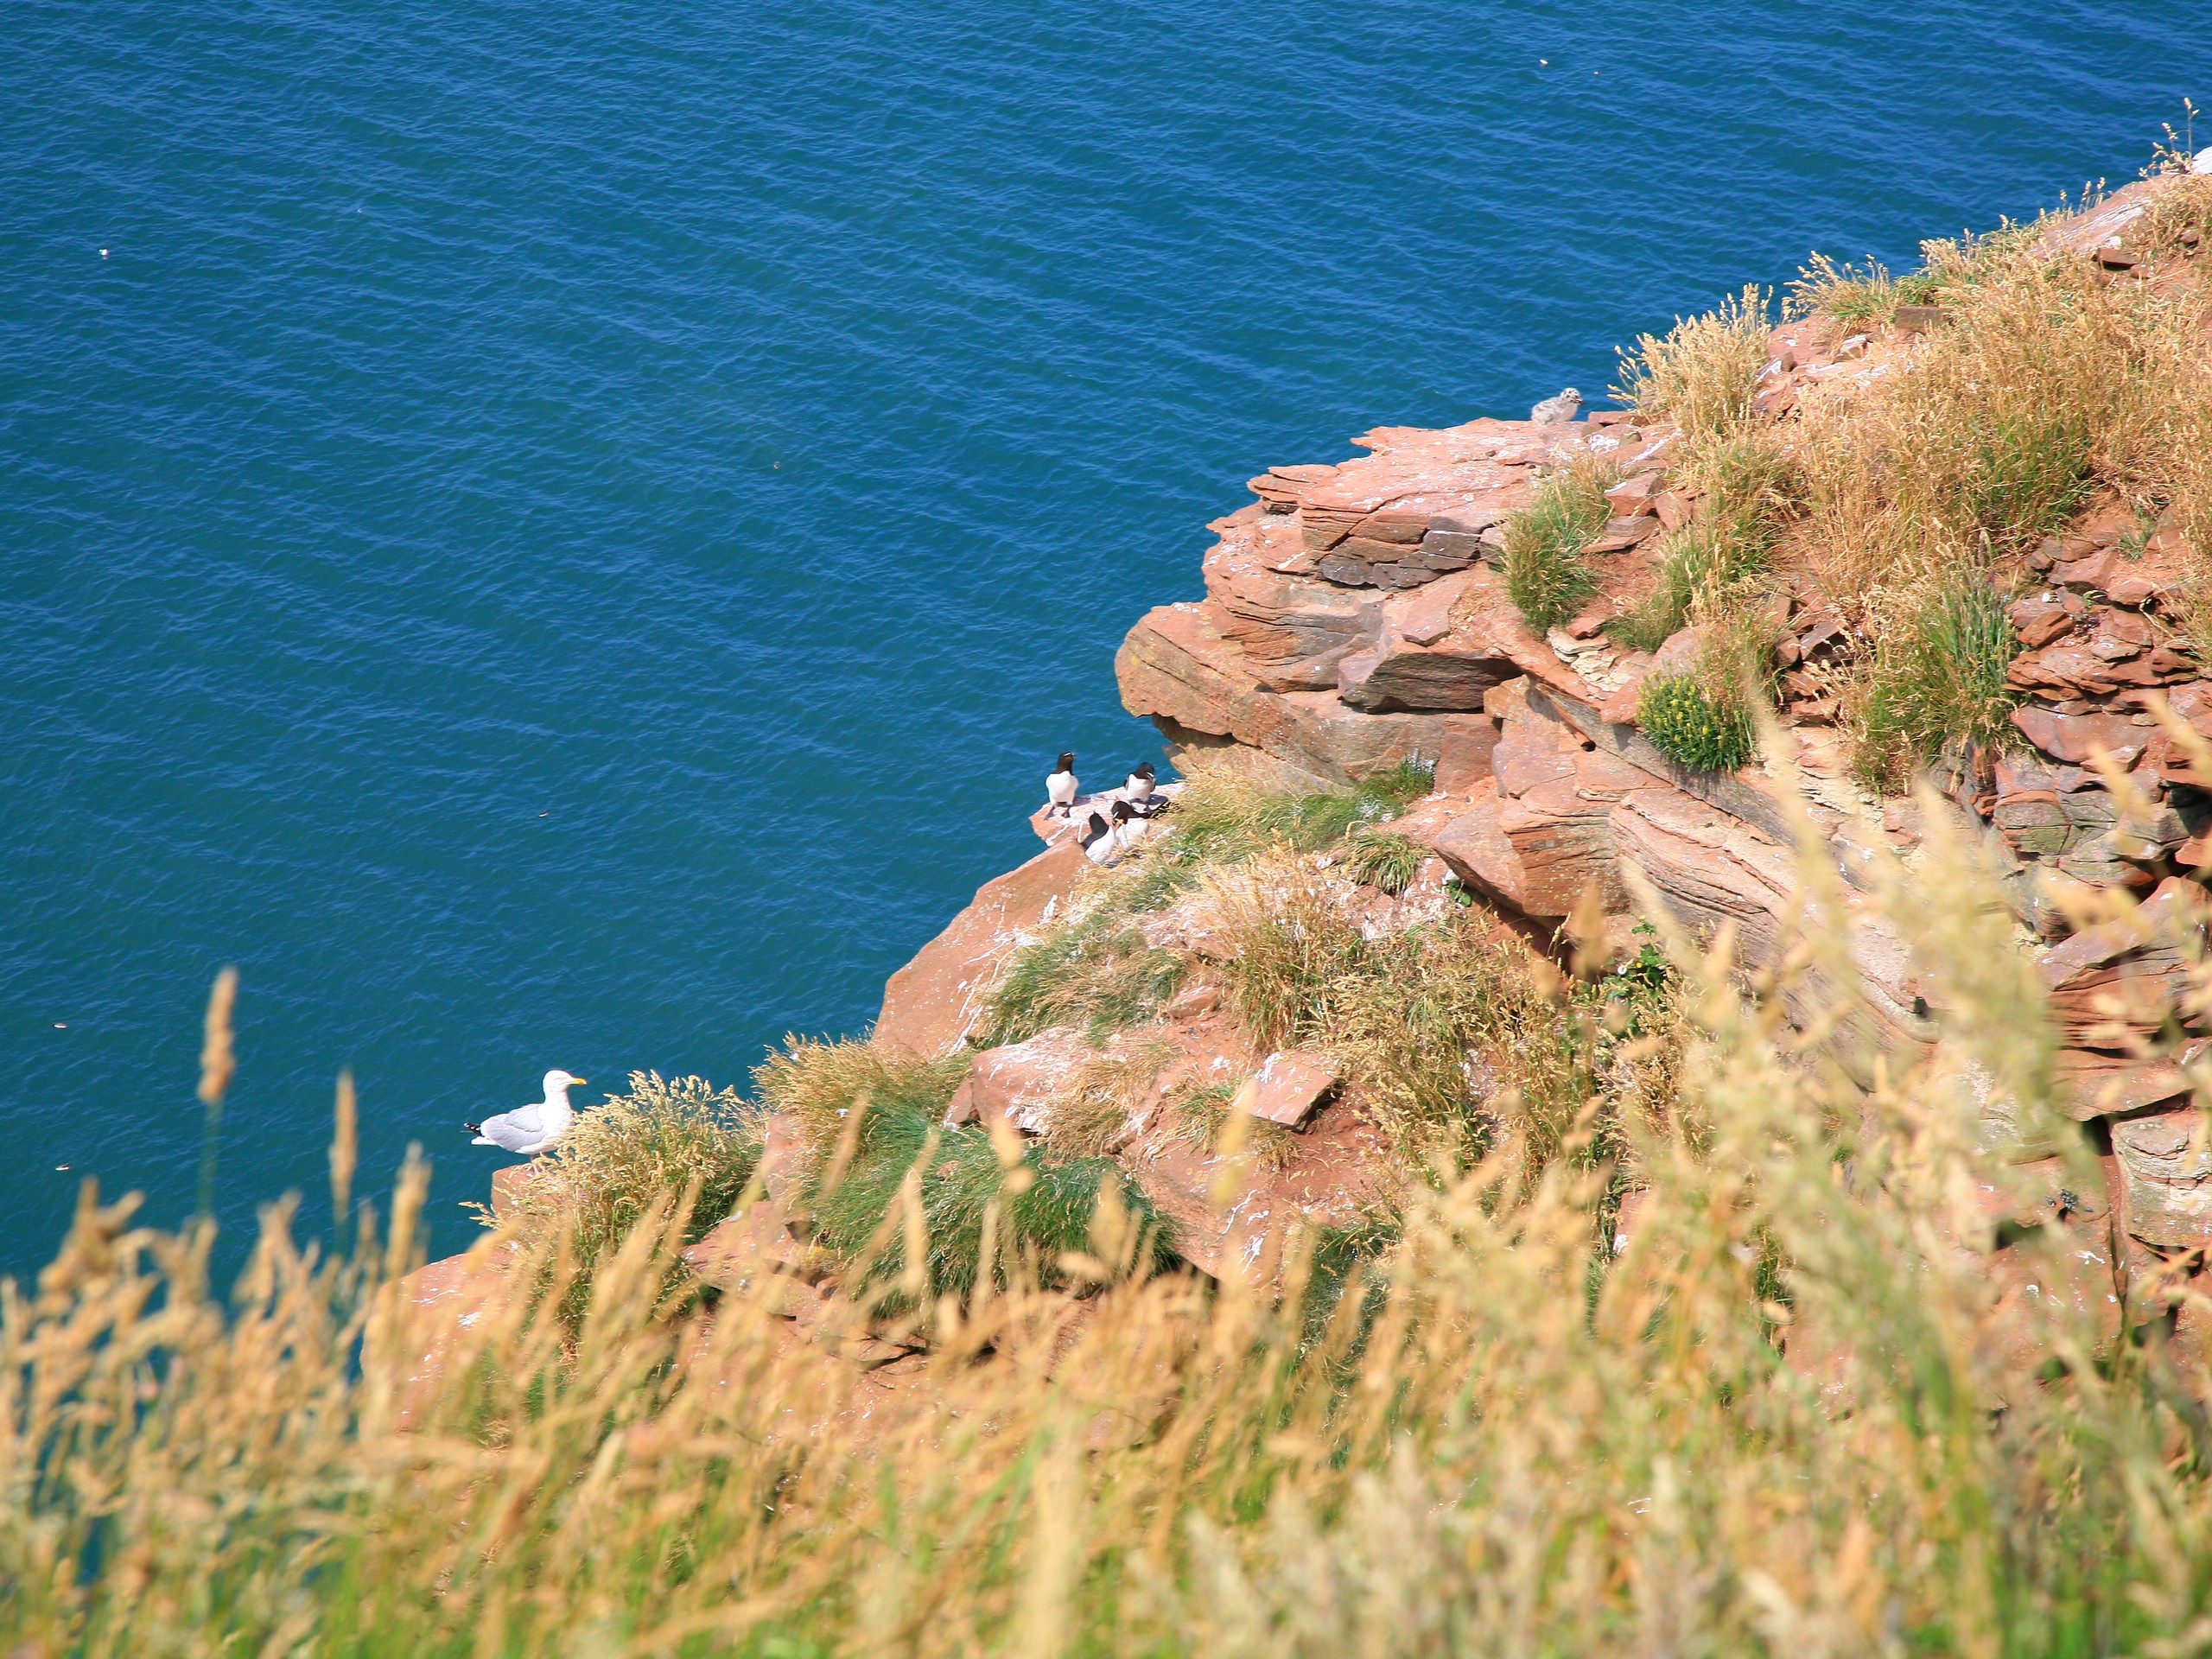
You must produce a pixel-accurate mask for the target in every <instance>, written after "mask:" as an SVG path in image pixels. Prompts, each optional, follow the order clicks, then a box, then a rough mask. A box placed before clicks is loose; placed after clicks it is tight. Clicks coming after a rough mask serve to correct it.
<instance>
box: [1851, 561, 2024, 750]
mask: <svg viewBox="0 0 2212 1659" xmlns="http://www.w3.org/2000/svg"><path fill="white" fill-rule="evenodd" d="M2017 649H2018V641H2017V640H2016V639H2014V638H2013V635H2012V621H2011V619H2010V618H2008V617H2007V616H2006V615H2005V600H2004V597H2003V595H2001V594H1999V593H1998V592H1997V591H1996V590H1995V589H1994V588H1992V587H1991V586H1990V585H1989V582H1988V581H1987V579H1986V577H1983V576H1981V575H1979V574H1977V573H1975V572H1973V571H1967V572H1965V573H1961V574H1959V575H1951V576H1947V577H1940V578H1937V579H1936V580H1934V581H1931V582H1929V583H1927V584H1926V585H1925V586H1923V588H1920V589H1919V590H1918V591H1917V592H1916V593H1914V594H1911V595H1910V596H1909V597H1908V599H1907V600H1906V601H1905V602H1904V605H1903V606H1902V607H1899V610H1898V612H1897V614H1895V615H1894V616H1893V617H1892V618H1891V619H1890V620H1888V622H1887V623H1886V625H1885V626H1883V627H1882V628H1881V629H1880V630H1879V632H1878V633H1877V635H1876V638H1875V642H1874V652H1873V661H1872V664H1871V666H1870V668H1869V670H1868V672H1867V675H1866V679H1865V680H1864V681H1863V682H1862V683H1861V684H1860V685H1859V688H1858V690H1856V692H1855V694H1854V696H1853V709H1852V710H1851V715H1850V719H1851V725H1852V728H1853V737H1854V739H1855V742H1854V753H1855V756H1856V769H1857V771H1858V772H1859V776H1860V777H1861V779H1864V780H1865V781H1866V782H1868V783H1870V784H1872V785H1876V786H1877V787H1886V788H1897V789H1901V788H1904V786H1905V785H1907V784H1908V783H1910V779H1911V775H1912V771H1913V768H1914V767H1915V766H1918V765H1919V764H1920V763H1922V762H1923V761H1925V760H1928V759H1929V757H1930V756H1932V755H1933V754H1934V753H1936V750H1937V749H1939V748H1941V747H1942V745H1943V743H1944V741H1946V740H1947V739H1950V738H1965V739H1975V740H1982V741H1986V740H1988V739H1991V738H1993V737H1995V736H1996V735H1998V734H1999V733H2000V732H2002V731H2004V730H2005V729H2006V728H2007V723H2008V721H2009V719H2010V716H2011V714H2012V705H2013V702H2014V701H2015V699H2014V697H2013V696H2012V692H2011V691H2009V690H2006V688H2005V670H2006V669H2007V668H2008V667H2010V666H2011V664H2012V653H2013V652H2014V651H2015V650H2017Z"/></svg>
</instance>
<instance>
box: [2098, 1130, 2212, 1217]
mask: <svg viewBox="0 0 2212 1659" xmlns="http://www.w3.org/2000/svg"><path fill="white" fill-rule="evenodd" d="M2112 1147H2113V1155H2114V1156H2115V1157H2116V1158H2117V1159H2118V1160H2119V1163H2120V1178H2121V1180H2122V1181H2123V1183H2124V1184H2125V1187H2126V1229H2127V1231H2128V1232H2129V1233H2131V1234H2133V1236H2135V1237H2137V1238H2139V1239H2141V1240H2143V1241H2144V1242H2145V1243H2148V1244H2164V1245H2180V1246H2183V1247H2188V1248H2196V1249H2202V1248H2203V1247H2205V1246H2207V1245H2212V1152H2209V1151H2208V1148H2207V1146H2206V1141H2205V1123H2204V1117H2203V1115H2202V1113H2200V1112H2199V1111H2198V1110H2197V1109H2196V1108H2195V1107H2194V1106H2186V1105H2185V1106H2181V1107H2178V1108H2176V1109H2172V1110H2170V1111H2161V1112H2150V1113H2146V1114H2144V1115H2142V1116H2135V1117H2124V1118H2121V1119H2120V1120H2118V1121H2117V1122H2114V1123H2113V1126H2112Z"/></svg>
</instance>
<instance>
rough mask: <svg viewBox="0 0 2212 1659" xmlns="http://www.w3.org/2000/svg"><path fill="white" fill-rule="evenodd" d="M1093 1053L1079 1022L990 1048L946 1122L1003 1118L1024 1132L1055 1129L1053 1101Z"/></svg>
mask: <svg viewBox="0 0 2212 1659" xmlns="http://www.w3.org/2000/svg"><path fill="white" fill-rule="evenodd" d="M1094 1052H1095V1051H1093V1049H1092V1048H1091V1046H1090V1043H1089V1042H1087V1041H1085V1040H1084V1034H1083V1032H1082V1030H1081V1029H1080V1028H1079V1027H1075V1026H1056V1027H1053V1028H1052V1030H1050V1031H1042V1032H1039V1033H1037V1035H1036V1036H1034V1037H1032V1038H1030V1039H1027V1041H1026V1042H1019V1043H1009V1044H1007V1045H1006V1046H1004V1047H1001V1048H993V1049H986V1050H985V1051H984V1052H982V1053H981V1054H978V1055H977V1056H976V1063H975V1065H974V1067H973V1068H972V1069H971V1070H970V1071H969V1073H968V1076H967V1078H966V1080H965V1081H963V1083H962V1084H961V1085H960V1088H959V1090H957V1092H956V1093H955V1094H954V1095H953V1096H952V1103H951V1104H950V1106H949V1107H948V1108H947V1109H946V1110H945V1114H944V1121H945V1122H947V1123H955V1124H957V1123H974V1122H983V1123H994V1122H1006V1123H1008V1124H1010V1125H1012V1126H1013V1127H1014V1128H1016V1129H1019V1130H1020V1131H1021V1132H1022V1133H1023V1134H1025V1135H1042V1134H1044V1133H1045V1132H1046V1130H1047V1129H1048V1128H1051V1127H1052V1103H1053V1102H1054V1101H1056V1100H1058V1099H1059V1098H1061V1097H1062V1096H1065V1095H1066V1094H1067V1093H1069V1092H1070V1090H1071V1086H1072V1084H1073V1083H1074V1080H1075V1076H1076V1073H1077V1071H1078V1070H1079V1069H1080V1068H1081V1066H1082V1065H1083V1064H1084V1061H1086V1060H1089V1059H1090V1058H1093V1057H1094Z"/></svg>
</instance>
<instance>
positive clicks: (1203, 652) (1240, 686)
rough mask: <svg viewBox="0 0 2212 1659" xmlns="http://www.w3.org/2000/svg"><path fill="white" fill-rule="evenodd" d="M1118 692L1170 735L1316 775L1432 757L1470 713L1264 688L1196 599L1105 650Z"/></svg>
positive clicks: (1343, 778) (1337, 777)
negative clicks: (1372, 707) (1229, 743)
mask: <svg viewBox="0 0 2212 1659" xmlns="http://www.w3.org/2000/svg"><path fill="white" fill-rule="evenodd" d="M1114 668H1115V673H1116V677H1118V678H1119V680H1120V682H1121V688H1122V703H1123V705H1124V706H1125V707H1126V708H1128V709H1129V711H1130V712H1131V713H1133V714H1138V715H1149V716H1151V717H1152V718H1153V719H1154V721H1157V722H1159V723H1160V726H1161V727H1162V728H1163V729H1164V730H1166V732H1167V733H1168V734H1169V736H1170V737H1171V738H1177V739H1179V740H1180V739H1182V738H1185V737H1186V736H1191V735H1200V736H1214V737H1228V738H1234V739H1235V740H1236V741H1238V742H1240V743H1243V744H1246V745H1249V747H1253V748H1255V749H1259V750H1261V751H1262V752H1264V753H1267V754H1269V755H1272V756H1274V758H1276V759H1277V760H1281V761H1282V762H1284V763H1286V764H1287V765H1288V766H1293V767H1295V768H1298V769H1300V770H1301V771H1303V772H1306V773H1307V774H1308V775H1311V776H1313V777H1315V778H1318V779H1322V780H1324V781H1326V782H1331V783H1336V784H1343V783H1347V782H1350V781H1351V780H1352V779H1357V778H1362V777H1366V776H1368V775H1370V774H1371V773H1374V772H1382V771H1386V770H1388V769H1389V767H1390V766H1394V765H1395V764H1396V763H1397V762H1398V761H1400V760H1405V759H1407V758H1408V757H1410V756H1412V755H1415V754H1420V755H1423V756H1427V757H1432V758H1433V756H1435V755H1436V754H1438V753H1440V752H1441V750H1442V749H1443V747H1444V744H1445V742H1446V739H1447V738H1448V737H1449V736H1450V735H1451V734H1452V732H1454V731H1455V730H1458V729H1460V728H1461V727H1462V726H1463V725H1464V726H1465V727H1466V728H1468V729H1473V727H1474V724H1475V722H1474V721H1467V720H1465V719H1463V718H1462V717H1459V716H1455V715H1437V714H1362V713H1360V712H1359V711H1358V710H1357V709H1348V708H1346V707H1345V706H1344V702H1342V700H1341V699H1339V698H1338V696H1336V695H1335V694H1334V693H1332V692H1281V693H1276V692H1270V691H1268V690H1265V689H1264V688H1263V687H1262V685H1261V684H1260V683H1259V681H1258V678H1257V677H1256V676H1255V675H1254V673H1253V672H1252V671H1251V669H1250V667H1249V664H1247V663H1246V662H1245V660H1244V658H1243V656H1242V654H1241V653H1240V652H1237V651H1236V647H1235V646H1234V645H1231V644H1230V643H1229V642H1228V641H1226V640H1224V639H1223V638H1222V637H1221V635H1220V632H1219V631H1218V629H1217V627H1216V626H1215V625H1214V623H1213V621H1212V620H1211V617H1209V616H1208V615H1207V613H1206V612H1205V607H1199V606H1196V605H1166V606H1161V607H1159V608H1158V609H1156V610H1154V611H1152V612H1150V613H1147V615H1146V616H1145V618H1144V619H1143V620H1141V621H1140V622H1139V623H1138V624H1137V626H1135V627H1134V628H1132V629H1131V630H1130V631H1129V634H1128V638H1127V639H1124V640H1123V641H1122V649H1121V651H1120V652H1119V653H1118V654H1117V655H1116V658H1115V659H1114Z"/></svg>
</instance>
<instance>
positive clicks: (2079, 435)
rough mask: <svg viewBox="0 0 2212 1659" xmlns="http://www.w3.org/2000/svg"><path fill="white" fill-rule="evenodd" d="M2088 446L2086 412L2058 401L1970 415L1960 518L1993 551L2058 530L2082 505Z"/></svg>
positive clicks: (2090, 469)
mask: <svg viewBox="0 0 2212 1659" xmlns="http://www.w3.org/2000/svg"><path fill="white" fill-rule="evenodd" d="M2093 448H2094V433H2093V432H2092V431H2091V429H2090V426H2089V422H2088V417H2087V416H2085V415H2084V414H2083V413H2082V411H2080V410H2073V409H2069V408H2066V407H2064V406H2063V405H2062V406H2056V407H2044V408H2024V409H2021V410H2018V411H2016V412H2014V413H2012V414H2010V415H1997V416H1981V417H1979V418H1977V419H1975V420H1974V423H1973V436H1972V440H1971V443H1970V447H1969V448H1968V449H1967V454H1966V458H1965V460H1966V464H1965V466H1964V467H1963V468H1962V469H1961V471H1962V475H1961V479H1960V481H1959V498H1960V503H1961V506H1962V507H1963V508H1964V510H1965V514H1966V517H1967V522H1968V523H1970V524H1972V525H1973V526H1974V528H1975V529H1977V530H1979V531H1981V532H1982V533H1983V534H1984V535H1986V537H1988V538H1989V540H1990V541H1991V543H1993V545H1995V546H1996V547H1997V548H1999V549H2000V550H2012V549H2018V548H2022V547H2025V546H2028V545H2030V544H2031V543H2033V542H2035V541H2036V539H2037V537H2041V536H2044V535H2045V534H2047V533H2049V532H2050V531H2054V530H2056V529H2058V528H2059V527H2060V526H2061V525H2063V524H2065V523H2066V521H2067V520H2068V519H2069V518H2072V517H2073V516H2074V515H2075V513H2076V512H2080V511H2081V510H2082V508H2083V507H2084V506H2086V505H2088V500H2089V497H2090V495H2091V493H2093V492H2094V486H2095V481H2096V468H2095V466H2094V461H2093V453H2092V452H2093Z"/></svg>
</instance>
